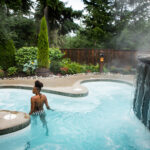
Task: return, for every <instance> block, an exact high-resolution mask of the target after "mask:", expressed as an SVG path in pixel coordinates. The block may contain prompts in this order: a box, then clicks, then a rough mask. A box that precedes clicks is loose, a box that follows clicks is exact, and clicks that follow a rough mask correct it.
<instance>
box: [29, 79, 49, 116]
mask: <svg viewBox="0 0 150 150" xmlns="http://www.w3.org/2000/svg"><path fill="white" fill-rule="evenodd" d="M42 87H43V83H41V82H40V81H38V80H37V81H35V86H34V87H33V90H32V92H33V94H35V96H33V97H31V110H30V113H29V115H32V114H37V115H38V114H39V115H40V114H42V113H44V109H43V105H44V104H45V105H46V108H47V109H51V108H50V107H49V105H48V101H47V97H46V96H45V95H44V94H41V93H40V91H41V88H42Z"/></svg>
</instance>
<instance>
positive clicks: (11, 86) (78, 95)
mask: <svg viewBox="0 0 150 150" xmlns="http://www.w3.org/2000/svg"><path fill="white" fill-rule="evenodd" d="M96 81H98V82H101V81H104V82H117V83H123V84H127V85H129V86H133V84H132V83H130V82H128V81H123V80H116V79H86V80H79V81H77V82H76V83H75V88H84V89H85V91H84V92H83V91H82V93H69V92H62V91H56V90H52V89H49V88H48V87H47V88H43V89H42V92H45V93H51V94H57V95H62V96H68V97H85V96H87V95H88V93H89V91H88V89H87V88H86V87H84V86H83V85H82V84H83V83H87V82H96ZM2 88H14V89H26V90H32V88H33V87H32V86H30V85H28V86H27V85H19V84H18V85H17V84H2V85H0V89H2ZM82 90H83V89H82Z"/></svg>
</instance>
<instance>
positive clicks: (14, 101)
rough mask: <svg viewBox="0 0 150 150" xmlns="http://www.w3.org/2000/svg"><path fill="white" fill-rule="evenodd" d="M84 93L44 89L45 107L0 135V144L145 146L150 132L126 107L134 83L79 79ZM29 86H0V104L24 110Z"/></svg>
mask: <svg viewBox="0 0 150 150" xmlns="http://www.w3.org/2000/svg"><path fill="white" fill-rule="evenodd" d="M83 85H84V86H86V87H87V88H88V89H89V95H88V96H87V97H83V98H70V97H65V96H58V95H54V94H47V93H45V95H46V96H47V97H48V102H49V104H50V106H51V108H53V109H55V111H48V110H46V116H41V117H39V116H37V117H35V116H32V117H31V125H30V126H29V127H27V128H25V129H23V130H21V131H18V132H15V133H11V134H8V135H4V136H0V149H1V150H31V149H32V150H150V132H149V131H148V130H147V129H146V128H145V127H144V125H143V124H142V123H141V122H140V121H139V120H138V119H137V118H136V117H135V115H134V113H133V111H132V103H133V96H134V88H133V87H132V86H129V85H126V84H122V83H115V82H90V83H85V84H83ZM31 96H32V93H31V91H28V90H21V89H17V90H16V89H0V109H9V110H17V111H24V112H27V113H28V112H29V109H30V97H31Z"/></svg>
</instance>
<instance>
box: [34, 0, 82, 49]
mask: <svg viewBox="0 0 150 150" xmlns="http://www.w3.org/2000/svg"><path fill="white" fill-rule="evenodd" d="M37 2H38V5H37V8H36V14H35V18H36V20H39V19H41V17H42V16H43V15H44V16H45V18H46V21H47V27H48V36H49V45H50V46H51V47H54V46H58V42H59V36H60V35H66V34H67V33H69V32H71V31H75V30H77V29H79V25H78V24H76V23H75V22H74V19H79V18H80V17H81V16H82V11H74V10H73V9H72V8H71V7H66V6H65V3H63V2H62V1H60V0H55V1H54V0H37Z"/></svg>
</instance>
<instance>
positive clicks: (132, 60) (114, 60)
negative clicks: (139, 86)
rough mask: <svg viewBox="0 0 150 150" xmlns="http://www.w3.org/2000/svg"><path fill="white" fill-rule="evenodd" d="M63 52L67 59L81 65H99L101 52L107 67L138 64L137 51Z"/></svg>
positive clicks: (67, 50) (87, 50)
mask: <svg viewBox="0 0 150 150" xmlns="http://www.w3.org/2000/svg"><path fill="white" fill-rule="evenodd" d="M61 51H62V52H65V58H70V59H71V60H72V61H75V62H78V63H81V64H93V65H96V64H97V63H99V57H100V53H101V52H102V53H103V54H104V58H105V63H106V64H107V65H111V66H112V65H114V66H120V67H124V66H132V67H136V64H137V58H136V55H137V51H136V50H111V49H109V50H100V49H61Z"/></svg>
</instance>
